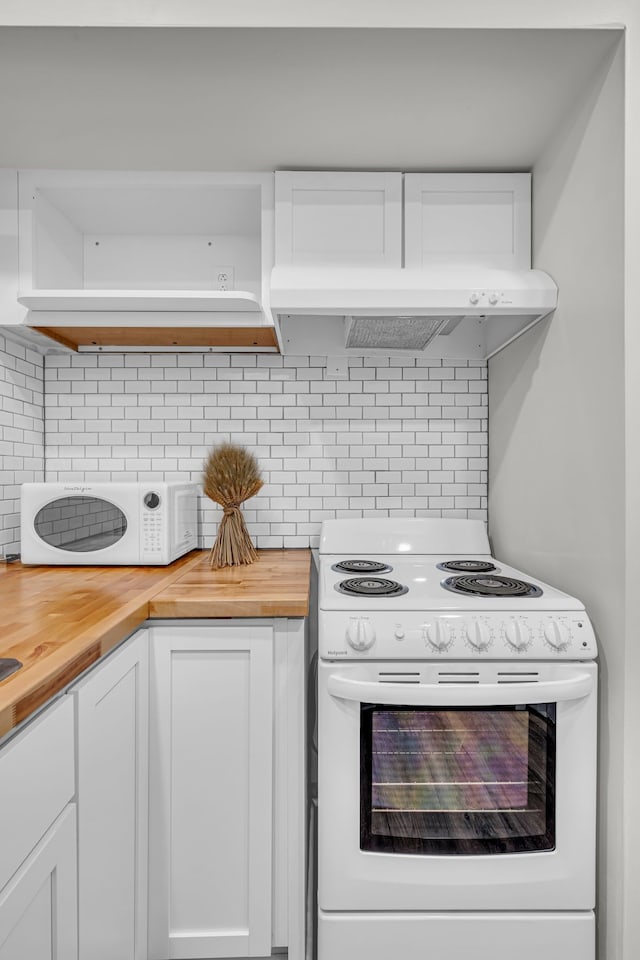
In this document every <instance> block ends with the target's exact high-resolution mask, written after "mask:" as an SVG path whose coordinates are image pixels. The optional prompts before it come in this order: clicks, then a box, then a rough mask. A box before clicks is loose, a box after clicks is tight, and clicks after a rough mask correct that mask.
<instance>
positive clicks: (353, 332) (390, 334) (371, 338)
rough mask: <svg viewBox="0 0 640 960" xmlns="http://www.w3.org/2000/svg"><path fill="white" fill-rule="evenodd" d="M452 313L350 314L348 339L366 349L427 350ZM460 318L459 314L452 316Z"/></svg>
mask: <svg viewBox="0 0 640 960" xmlns="http://www.w3.org/2000/svg"><path fill="white" fill-rule="evenodd" d="M451 319H452V318H451V317H397V316H387V317H384V316H382V317H380V316H361V317H347V320H346V343H345V346H347V347H351V348H365V349H367V350H393V349H394V348H395V349H400V350H424V348H425V347H426V346H427V345H428V344H429V343H431V341H432V340H433V338H434V337H437V336H438V334H439V333H440V331H441V330H442V328H443V327H444V326H445V324H447V323H448V322H449V321H450V320H451ZM453 319H457V318H453Z"/></svg>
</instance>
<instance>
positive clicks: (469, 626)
mask: <svg viewBox="0 0 640 960" xmlns="http://www.w3.org/2000/svg"><path fill="white" fill-rule="evenodd" d="M462 632H463V634H464V636H465V639H466V640H467V641H468V643H470V644H471V646H472V647H473V648H474V650H479V651H482V650H488V649H489V646H490V645H491V633H490V631H489V627H488V626H487V624H486V623H482V622H481V621H480V620H472V621H471V622H470V623H463V625H462Z"/></svg>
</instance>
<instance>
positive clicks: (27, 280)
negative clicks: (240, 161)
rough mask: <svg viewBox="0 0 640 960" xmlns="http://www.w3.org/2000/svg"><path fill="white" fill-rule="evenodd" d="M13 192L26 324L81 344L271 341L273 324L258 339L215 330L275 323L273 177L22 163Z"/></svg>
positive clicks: (271, 343)
mask: <svg viewBox="0 0 640 960" xmlns="http://www.w3.org/2000/svg"><path fill="white" fill-rule="evenodd" d="M18 195H19V199H18V204H19V248H20V275H19V293H18V300H19V302H20V303H21V304H22V305H23V306H25V307H27V308H28V309H29V311H30V315H29V319H28V324H29V325H30V326H36V327H37V328H38V329H39V330H43V328H45V329H44V330H43V332H46V328H54V330H55V328H61V329H59V330H58V334H57V339H58V340H62V342H65V340H66V341H67V342H68V343H69V345H70V346H74V347H76V348H77V347H78V346H84V347H90V346H95V347H100V346H103V347H104V346H117V345H124V346H135V345H138V346H143V345H153V344H154V343H156V344H158V345H159V346H166V347H171V346H198V345H200V346H207V345H213V346H224V345H225V339H226V340H227V341H228V345H229V346H235V347H243V346H244V347H261V346H262V347H267V348H268V347H271V348H275V347H277V341H276V338H275V336H274V334H273V330H272V329H269V333H268V335H267V336H266V338H265V337H262V338H260V337H258V338H257V341H256V342H254V341H255V340H256V338H255V337H254V338H253V339H252V337H251V334H250V333H249V334H248V335H246V336H244V337H243V336H242V335H239V336H238V335H237V334H236V335H233V334H230V335H228V336H227V337H226V338H225V334H223V333H220V329H225V328H227V329H235V330H238V329H241V328H248V329H249V330H251V329H257V328H264V327H268V328H272V327H273V323H272V320H271V316H270V313H269V309H268V299H269V296H268V278H269V272H270V269H271V266H272V261H273V239H272V238H273V175H271V174H249V173H247V174H244V173H240V174H213V173H212V174H206V173H202V174H199V173H183V174H182V173H141V172H140V173H138V172H100V171H69V170H65V171H21V172H20V173H19V194H18ZM73 327H76V328H79V327H84V328H91V329H93V330H102V331H103V332H102V334H100V333H97V334H95V335H93V336H92V335H91V334H88V335H86V336H85V335H83V334H79V335H78V337H74V336H73V334H71V333H69V332H68V331H69V328H73ZM110 327H112V328H119V330H120V331H122V328H127V329H129V330H131V329H135V328H136V327H138V328H143V329H144V330H145V331H146V332H145V333H144V334H141V335H140V337H137V338H136V336H135V335H134V334H131V333H129V334H126V335H125V334H123V333H122V332H116V333H112V334H111V335H110V334H109V333H108V330H109V328H110ZM212 328H218V331H219V332H218V334H217V335H214V336H213V337H211V336H209V337H207V335H206V334H205V333H204V331H205V330H211V329H212ZM65 329H66V331H67V332H66V333H65V332H61V331H64V330H65ZM150 329H154V330H155V331H156V333H155V334H150V333H149V330H150ZM162 329H164V330H165V333H164V335H163V334H161V333H158V332H157V331H159V330H162ZM194 329H195V330H196V331H199V332H196V333H195V334H194V333H193V332H192V333H188V332H185V331H193V330H194ZM105 330H106V331H107V332H106V333H105ZM167 331H168V332H167ZM172 334H173V336H172ZM118 336H119V337H120V340H118ZM114 338H115V339H114ZM136 340H137V341H139V342H138V343H137V344H136Z"/></svg>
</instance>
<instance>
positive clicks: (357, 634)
mask: <svg viewBox="0 0 640 960" xmlns="http://www.w3.org/2000/svg"><path fill="white" fill-rule="evenodd" d="M375 640H376V632H375V630H374V629H373V625H372V624H371V622H370V621H369V617H351V620H350V622H349V626H348V627H347V643H348V644H349V646H350V647H352V648H353V649H354V650H368V649H369V647H372V646H373V644H374V643H375Z"/></svg>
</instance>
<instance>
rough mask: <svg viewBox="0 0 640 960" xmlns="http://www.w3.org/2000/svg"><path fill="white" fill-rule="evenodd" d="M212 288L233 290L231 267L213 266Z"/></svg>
mask: <svg viewBox="0 0 640 960" xmlns="http://www.w3.org/2000/svg"><path fill="white" fill-rule="evenodd" d="M213 275H214V278H215V280H214V286H213V289H214V290H233V289H234V287H233V267H214V268H213Z"/></svg>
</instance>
